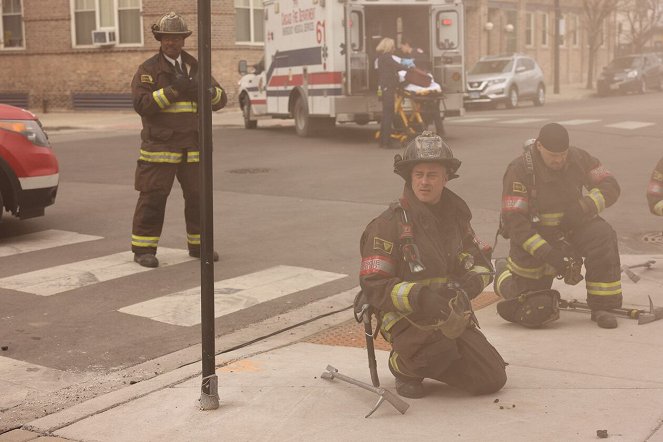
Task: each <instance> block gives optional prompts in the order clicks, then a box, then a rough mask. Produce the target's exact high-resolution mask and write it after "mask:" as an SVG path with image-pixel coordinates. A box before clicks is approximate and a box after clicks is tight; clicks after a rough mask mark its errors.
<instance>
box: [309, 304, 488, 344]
mask: <svg viewBox="0 0 663 442" xmlns="http://www.w3.org/2000/svg"><path fill="white" fill-rule="evenodd" d="M498 300H500V297H499V296H498V295H496V294H495V293H493V292H483V293H482V294H480V295H479V296H477V297H476V298H474V299H473V300H472V307H474V310H479V309H481V308H484V307H486V306H488V305H490V304H492V303H494V302H495V301H498ZM348 314H349V315H350V314H351V313H348ZM375 323H376V321H375V318H374V319H373V327H375ZM306 342H312V343H314V344H324V345H333V346H341V347H360V348H366V338H365V337H364V324H363V323H362V324H358V323H357V322H356V321H355V320H354V319H350V320H348V321H346V322H344V323H342V324H339V325H337V326H335V327H332V328H329V329H327V330H323V331H321V332H320V333H317V334H315V335H313V336H310V337H308V338H307V339H306ZM375 348H376V349H377V350H391V347H390V345H389V344H388V343H387V342H386V341H385V340H384V339H382V336H378V338H377V339H376V340H375Z"/></svg>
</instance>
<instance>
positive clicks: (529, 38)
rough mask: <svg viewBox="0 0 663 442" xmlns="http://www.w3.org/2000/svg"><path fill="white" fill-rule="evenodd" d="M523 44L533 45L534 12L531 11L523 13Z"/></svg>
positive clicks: (529, 46)
mask: <svg viewBox="0 0 663 442" xmlns="http://www.w3.org/2000/svg"><path fill="white" fill-rule="evenodd" d="M525 46H526V47H528V48H531V47H532V46H534V14H533V13H531V12H528V13H527V14H525Z"/></svg>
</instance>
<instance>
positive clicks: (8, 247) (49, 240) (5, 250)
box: [0, 230, 103, 257]
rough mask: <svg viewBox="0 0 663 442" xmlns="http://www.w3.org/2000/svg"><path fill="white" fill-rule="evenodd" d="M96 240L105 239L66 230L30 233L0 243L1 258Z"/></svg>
mask: <svg viewBox="0 0 663 442" xmlns="http://www.w3.org/2000/svg"><path fill="white" fill-rule="evenodd" d="M96 239H103V237H101V236H93V235H83V234H81V233H76V232H67V231H64V230H43V231H41V232H36V233H28V234H27V235H20V236H15V237H13V238H8V239H6V240H2V242H0V257H3V256H11V255H18V254H19V253H27V252H34V251H36V250H43V249H50V248H53V247H60V246H65V245H68V244H76V243H79V242H85V241H94V240H96Z"/></svg>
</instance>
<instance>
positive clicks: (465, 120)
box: [453, 117, 497, 123]
mask: <svg viewBox="0 0 663 442" xmlns="http://www.w3.org/2000/svg"><path fill="white" fill-rule="evenodd" d="M495 120H497V118H494V117H474V118H459V119H454V120H453V122H454V123H483V122H485V121H495Z"/></svg>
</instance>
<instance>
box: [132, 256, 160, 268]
mask: <svg viewBox="0 0 663 442" xmlns="http://www.w3.org/2000/svg"><path fill="white" fill-rule="evenodd" d="M134 261H136V262H137V263H138V264H140V265H142V266H143V267H150V268H155V267H159V260H158V259H157V257H156V256H154V254H152V253H134Z"/></svg>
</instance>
